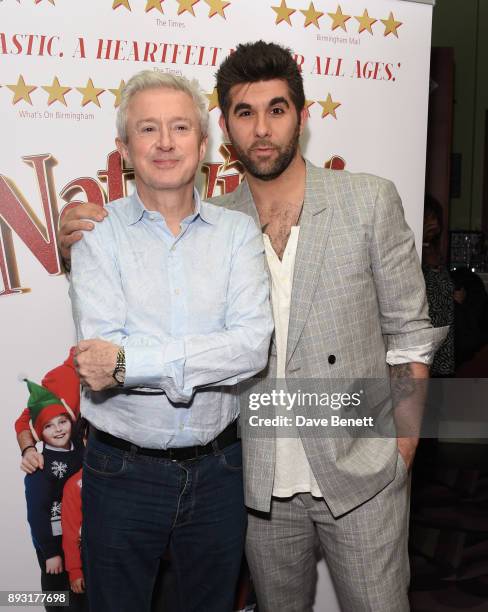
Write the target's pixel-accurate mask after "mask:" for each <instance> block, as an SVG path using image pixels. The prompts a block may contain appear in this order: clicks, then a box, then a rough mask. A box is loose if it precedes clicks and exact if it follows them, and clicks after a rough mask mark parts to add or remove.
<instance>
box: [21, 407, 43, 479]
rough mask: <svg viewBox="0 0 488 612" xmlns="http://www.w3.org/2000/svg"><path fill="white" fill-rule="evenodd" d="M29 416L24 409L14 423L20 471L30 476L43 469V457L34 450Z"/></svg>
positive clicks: (34, 444) (34, 443) (27, 411)
mask: <svg viewBox="0 0 488 612" xmlns="http://www.w3.org/2000/svg"><path fill="white" fill-rule="evenodd" d="M29 420H30V414H29V410H28V409H27V408H25V409H24V410H23V411H22V413H21V414H20V416H19V418H18V419H17V420H16V421H15V432H16V434H17V443H18V445H19V448H20V452H21V454H22V461H21V462H20V469H21V470H22V471H23V472H25V473H26V474H32V473H33V472H35V471H36V470H37V469H41V470H42V468H43V467H44V456H43V455H42V453H39V452H38V451H37V448H36V441H35V440H34V436H33V435H32V432H31V430H30V427H29Z"/></svg>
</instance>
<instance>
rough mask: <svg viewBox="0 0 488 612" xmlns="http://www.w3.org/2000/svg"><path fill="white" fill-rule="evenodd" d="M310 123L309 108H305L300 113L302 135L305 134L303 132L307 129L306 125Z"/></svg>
mask: <svg viewBox="0 0 488 612" xmlns="http://www.w3.org/2000/svg"><path fill="white" fill-rule="evenodd" d="M307 121H308V110H307V107H306V106H304V107H303V108H302V110H301V112H300V135H302V134H303V130H304V129H305V125H306V123H307Z"/></svg>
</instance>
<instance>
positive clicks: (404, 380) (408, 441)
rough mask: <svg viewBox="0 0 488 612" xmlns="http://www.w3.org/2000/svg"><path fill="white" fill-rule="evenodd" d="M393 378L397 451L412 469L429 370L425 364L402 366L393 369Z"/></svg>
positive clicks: (391, 372)
mask: <svg viewBox="0 0 488 612" xmlns="http://www.w3.org/2000/svg"><path fill="white" fill-rule="evenodd" d="M390 378H391V389H392V396H393V417H394V419H395V425H396V430H397V436H398V437H397V444H398V451H399V452H400V454H401V456H402V458H403V460H404V461H405V465H406V466H407V469H408V470H409V469H410V468H411V467H412V464H413V460H414V458H415V452H416V450H417V446H418V443H419V436H420V428H421V425H422V416H423V412H424V406H425V401H426V398H427V385H428V379H429V369H428V367H427V366H426V365H425V364H423V363H404V364H399V365H395V366H391V367H390Z"/></svg>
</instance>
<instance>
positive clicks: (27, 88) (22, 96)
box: [7, 75, 37, 106]
mask: <svg viewBox="0 0 488 612" xmlns="http://www.w3.org/2000/svg"><path fill="white" fill-rule="evenodd" d="M7 87H8V88H9V89H10V90H11V91H13V92H14V97H13V99H12V104H17V102H20V100H24V102H27V104H30V105H31V106H32V100H31V99H30V94H31V93H32V92H33V91H34V89H37V87H36V86H35V85H26V84H25V81H24V77H23V76H22V75H20V76H19V80H18V81H17V85H7Z"/></svg>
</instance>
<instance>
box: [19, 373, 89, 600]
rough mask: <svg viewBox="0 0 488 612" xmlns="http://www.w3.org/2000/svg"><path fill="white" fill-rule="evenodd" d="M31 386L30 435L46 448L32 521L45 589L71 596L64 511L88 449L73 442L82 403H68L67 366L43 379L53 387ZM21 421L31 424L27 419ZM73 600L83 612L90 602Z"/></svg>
mask: <svg viewBox="0 0 488 612" xmlns="http://www.w3.org/2000/svg"><path fill="white" fill-rule="evenodd" d="M26 382H27V386H28V389H29V392H30V397H29V401H28V407H27V409H28V413H29V417H30V419H29V426H30V430H31V433H32V435H33V437H34V440H35V441H42V442H43V443H44V445H43V451H42V458H43V469H38V470H36V471H34V472H33V473H31V474H27V476H26V477H25V495H26V501H27V518H28V521H29V524H30V527H31V534H32V541H33V544H34V548H35V550H36V554H37V558H38V561H39V565H40V568H41V585H42V589H43V590H44V591H68V590H69V580H68V575H67V573H66V572H65V568H64V554H63V549H62V528H61V507H62V497H63V489H64V485H65V483H66V482H67V480H68V479H69V478H70V476H72V475H73V474H75V473H76V472H77V471H78V470H80V468H81V463H82V457H83V446H82V445H78V444H74V443H73V440H72V433H73V424H74V423H75V421H76V419H77V417H78V412H79V403H77V402H76V401H75V402H72V403H74V404H75V406H74V407H72V406H70V405H69V404H68V403H67V402H66V400H65V399H64V396H65V395H66V396H70V394H71V392H72V391H73V389H72V382H73V381H72V380H70V378H69V377H67V376H65V372H64V367H63V366H59V368H55V369H54V370H51V372H49V373H48V374H47V375H46V377H45V378H44V379H43V383H46V382H48V383H49V384H48V385H46V386H44V385H43V386H41V385H38V384H36V383H34V382H32V381H29V380H26ZM53 389H55V391H56V392H53ZM78 389H79V387H78ZM78 395H79V391H78ZM19 420H21V421H22V420H25V415H24V417H22V416H21V417H20V419H18V421H19ZM16 429H17V423H16ZM71 595H72V597H71V598H70V606H69V608H68V609H69V610H79V609H82V607H83V605H84V602H81V601H80V600H79V597H77V596H73V593H71ZM50 609H54V608H51V607H48V606H46V610H50Z"/></svg>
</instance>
